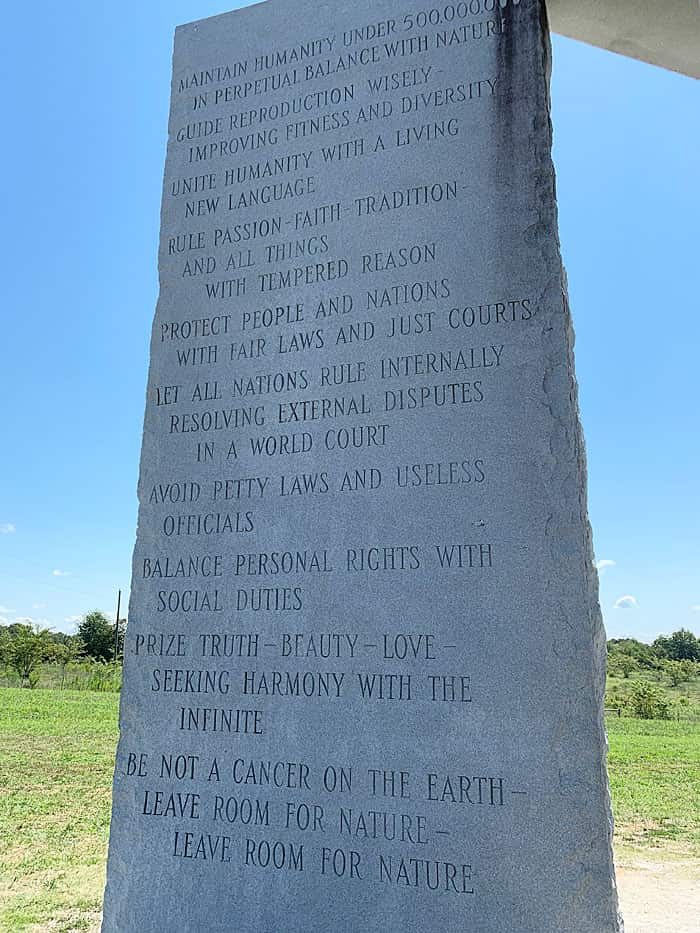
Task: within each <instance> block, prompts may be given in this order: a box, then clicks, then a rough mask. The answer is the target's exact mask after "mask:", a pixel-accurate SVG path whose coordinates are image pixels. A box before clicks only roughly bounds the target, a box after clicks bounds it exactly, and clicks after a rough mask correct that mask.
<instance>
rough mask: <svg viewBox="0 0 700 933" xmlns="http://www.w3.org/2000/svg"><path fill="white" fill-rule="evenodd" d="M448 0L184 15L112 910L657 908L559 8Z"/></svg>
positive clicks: (439, 918)
mask: <svg viewBox="0 0 700 933" xmlns="http://www.w3.org/2000/svg"><path fill="white" fill-rule="evenodd" d="M494 7H495V9H494ZM432 10H433V12H432V13H431V12H430V8H428V7H425V8H421V7H420V6H419V5H412V4H411V3H409V2H407V0H382V2H376V0H354V2H353V3H345V2H342V0H336V2H330V0H313V2H312V0H290V2H281V0H270V2H267V3H263V4H260V5H258V6H254V7H250V8H247V9H244V10H241V11H238V12H234V13H230V14H226V15H223V16H218V17H215V18H212V19H208V20H203V21H201V22H197V23H192V24H190V25H187V26H183V27H182V28H180V29H178V30H177V33H176V39H175V54H174V69H173V83H172V106H171V114H170V128H169V129H170V135H169V144H168V155H167V163H166V172H165V181H164V188H163V208H162V232H161V245H160V278H161V291H160V298H159V302H158V308H157V312H156V317H155V322H154V327H153V336H152V345H151V367H150V373H149V381H148V396H147V406H146V418H145V427H144V440H143V453H142V461H141V475H140V482H139V497H140V513H139V527H138V540H137V543H136V550H135V554H134V564H133V581H132V594H131V604H130V612H129V627H128V633H127V639H126V652H125V653H126V659H125V671H124V688H123V693H122V705H121V730H122V731H121V740H120V745H119V752H118V757H117V765H116V771H115V781H114V810H113V819H112V830H111V839H110V855H109V868H108V881H107V891H106V896H105V908H104V922H103V930H104V931H105V933H130V931H133V933H148V931H178V933H180V931H183V933H184V931H234V930H235V931H236V933H302V931H303V933H330V931H333V933H341V931H347V933H350V931H353V933H358V931H388V930H390V931H396V933H398V931H400V933H426V931H441V933H465V931H471V933H613V931H618V930H619V929H620V928H621V925H620V921H619V920H618V916H617V897H616V891H615V882H614V872H613V865H612V858H611V818H610V809H609V800H608V791H607V782H606V775H605V757H604V756H605V738H604V729H603V721H602V709H601V707H602V693H603V678H604V671H603V664H604V635H603V631H602V626H601V620H600V613H599V608H598V602H597V578H596V574H595V570H594V569H593V566H592V561H591V546H590V529H589V526H588V521H587V516H586V493H585V489H586V477H585V462H584V451H583V442H582V438H581V432H580V427H579V422H578V412H577V402H576V384H575V380H574V373H573V356H572V346H573V335H572V331H571V323H570V318H569V312H568V307H567V299H566V290H565V280H564V274H563V271H562V266H561V260H560V255H559V248H558V238H557V218H556V204H555V197H554V175H553V168H552V162H551V157H550V145H551V140H550V122H549V100H548V79H549V46H548V30H547V23H546V20H545V18H544V14H543V11H542V9H541V5H540V4H539V2H537V0H520V2H515V0H501V2H500V3H499V2H494V0H473V2H467V3H459V4H445V3H439V4H433V5H432Z"/></svg>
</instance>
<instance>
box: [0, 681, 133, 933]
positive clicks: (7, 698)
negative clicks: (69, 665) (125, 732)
mask: <svg viewBox="0 0 700 933" xmlns="http://www.w3.org/2000/svg"><path fill="white" fill-rule="evenodd" d="M117 703H118V696H117V694H114V693H85V692H76V693H72V692H68V691H66V692H59V691H51V690H12V689H1V690H0V930H1V931H2V933H10V931H12V933H14V931H20V930H22V931H32V933H39V931H42V933H44V931H49V930H50V931H56V933H68V931H78V930H92V929H95V924H96V922H97V920H98V918H99V914H100V909H101V901H102V889H103V886H104V870H105V858H106V847H107V838H108V832H109V811H110V788H111V782H112V769H113V767H114V764H113V762H114V751H115V745H116V739H117Z"/></svg>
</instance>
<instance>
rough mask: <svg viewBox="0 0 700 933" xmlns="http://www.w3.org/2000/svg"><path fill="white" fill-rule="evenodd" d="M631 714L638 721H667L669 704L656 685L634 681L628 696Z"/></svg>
mask: <svg viewBox="0 0 700 933" xmlns="http://www.w3.org/2000/svg"><path fill="white" fill-rule="evenodd" d="M629 704H630V707H631V709H632V712H633V714H634V715H635V716H638V717H639V718H640V719H668V718H669V704H668V700H667V699H666V696H665V694H664V691H663V690H662V689H661V687H657V686H656V684H650V683H648V682H647V681H643V680H635V681H634V683H633V684H632V689H631V691H630V695H629Z"/></svg>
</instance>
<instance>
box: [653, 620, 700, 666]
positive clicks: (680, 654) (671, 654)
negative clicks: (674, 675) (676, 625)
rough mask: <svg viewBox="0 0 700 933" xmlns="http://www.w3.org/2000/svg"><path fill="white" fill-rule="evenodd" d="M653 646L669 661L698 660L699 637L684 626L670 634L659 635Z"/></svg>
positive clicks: (699, 653) (699, 650)
mask: <svg viewBox="0 0 700 933" xmlns="http://www.w3.org/2000/svg"><path fill="white" fill-rule="evenodd" d="M653 647H654V648H656V650H657V651H658V652H659V654H661V655H662V656H663V657H665V658H668V659H669V660H670V661H700V638H697V637H696V636H695V635H693V633H692V632H690V631H688V629H685V628H681V629H678V631H677V632H674V633H673V634H672V635H659V637H658V638H657V639H656V640H655V641H654V644H653Z"/></svg>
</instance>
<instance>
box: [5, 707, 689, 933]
mask: <svg viewBox="0 0 700 933" xmlns="http://www.w3.org/2000/svg"><path fill="white" fill-rule="evenodd" d="M117 705H118V696H117V694H114V693H85V692H69V691H51V690H32V691H30V690H13V689H0V931H2V933H15V931H31V933H46V931H54V933H73V931H80V930H82V931H88V930H94V929H97V926H96V924H97V921H98V918H99V912H100V904H101V899H102V889H103V885H104V869H105V858H106V853H107V838H108V831H109V806H110V785H111V779H112V767H113V757H114V749H115V743H116V738H117ZM608 728H609V739H610V782H611V790H612V796H613V808H614V812H615V818H616V846H618V849H619V851H622V850H624V852H625V855H626V856H628V855H629V853H630V852H632V851H635V850H636V851H639V850H644V851H649V850H653V852H654V853H655V858H656V859H659V858H677V857H682V858H684V859H687V858H700V723H695V722H662V721H644V720H637V719H624V718H623V719H617V718H611V719H610V720H609V721H608Z"/></svg>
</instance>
